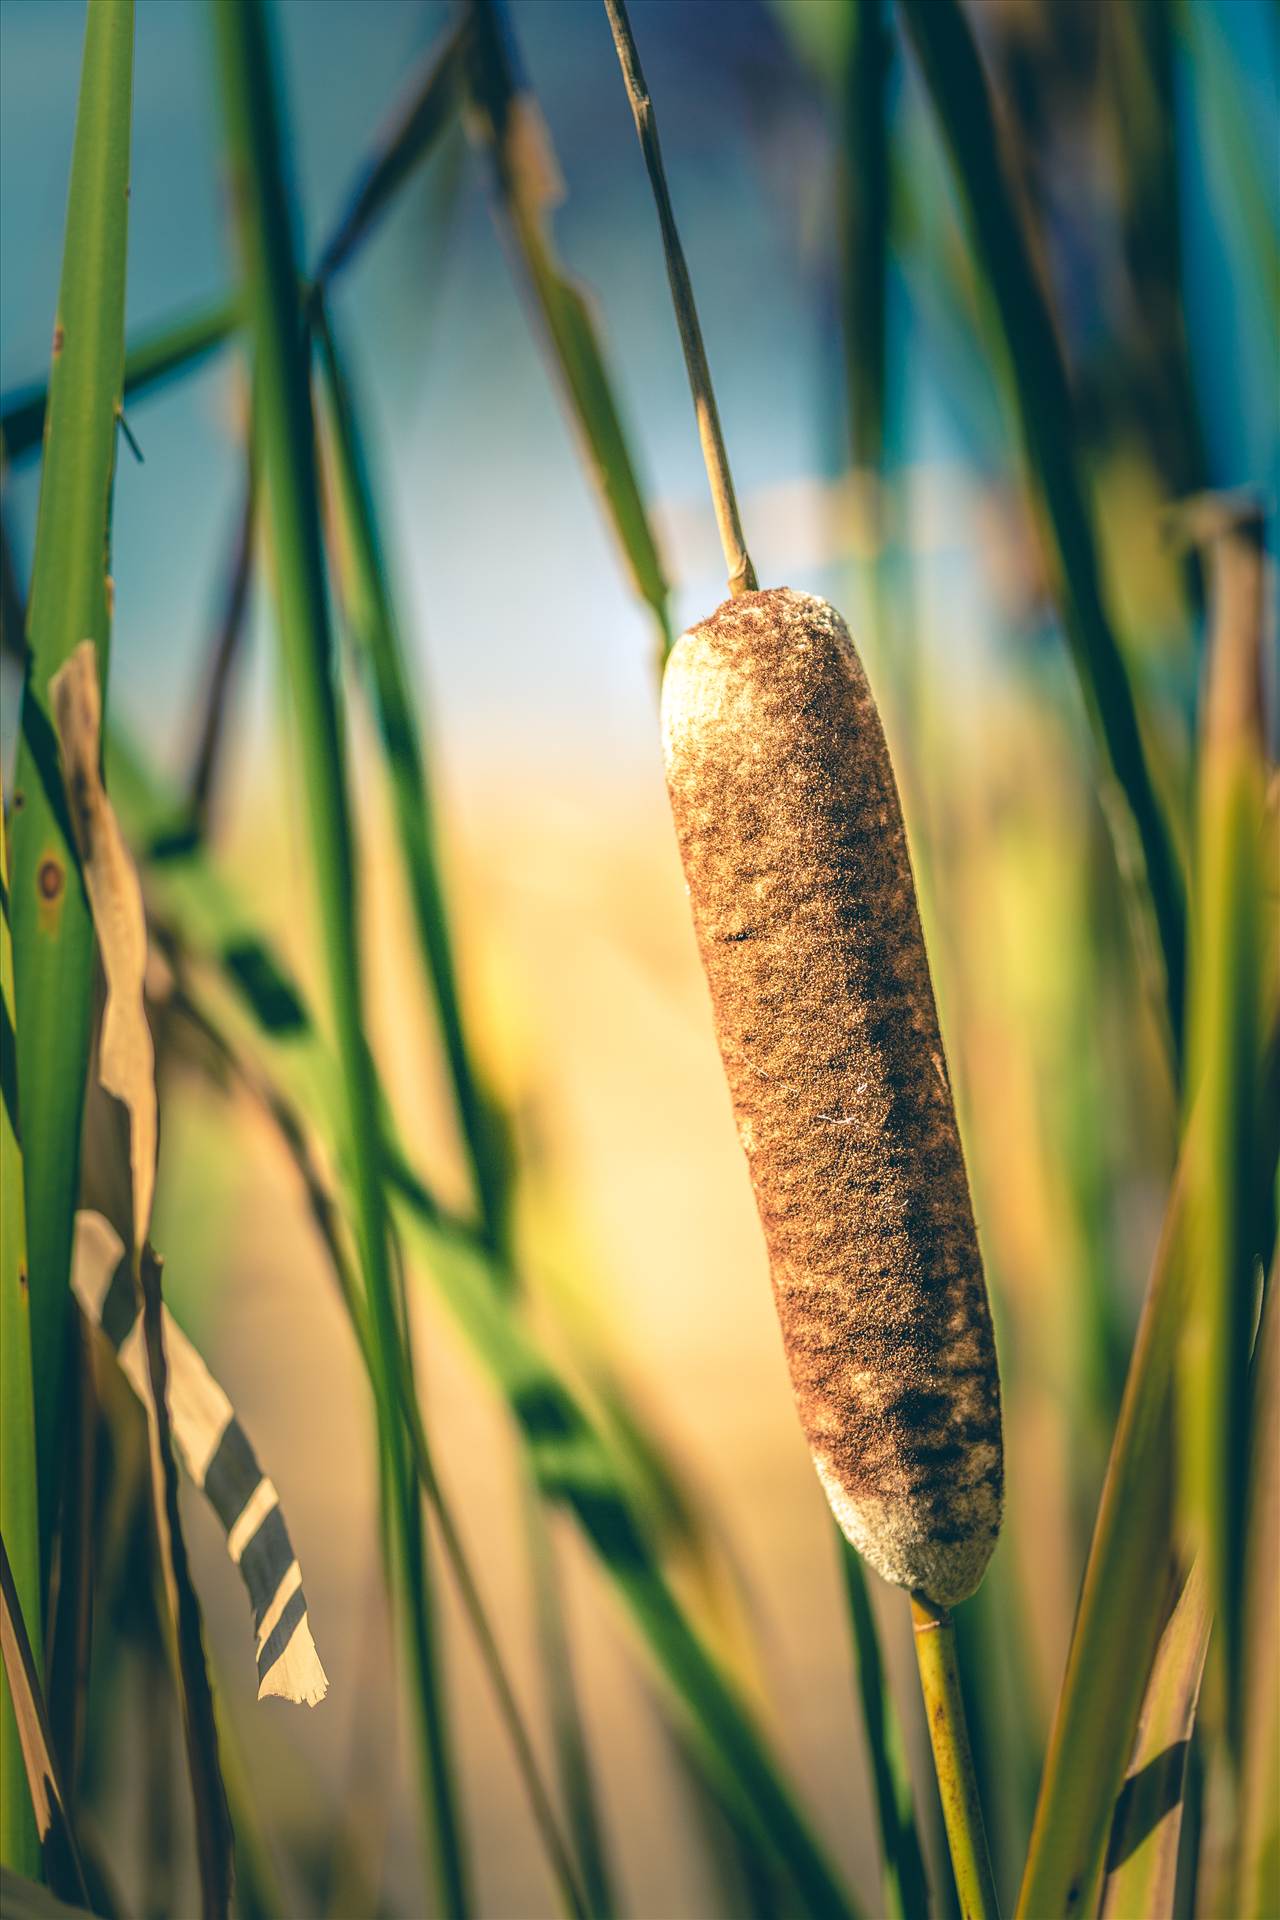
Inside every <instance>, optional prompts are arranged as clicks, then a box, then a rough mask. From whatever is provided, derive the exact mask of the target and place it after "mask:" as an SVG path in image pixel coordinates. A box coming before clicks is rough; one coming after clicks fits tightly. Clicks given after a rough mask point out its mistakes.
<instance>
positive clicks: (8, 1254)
mask: <svg viewBox="0 0 1280 1920" xmlns="http://www.w3.org/2000/svg"><path fill="white" fill-rule="evenodd" d="M0 915H2V917H0V1535H3V1537H4V1540H5V1544H6V1547H7V1549H8V1552H9V1556H10V1561H11V1564H12V1568H13V1580H14V1587H15V1590H16V1593H17V1599H18V1606H19V1608H20V1610H21V1613H22V1617H23V1619H24V1620H25V1621H26V1623H27V1633H28V1637H29V1639H30V1641H31V1648H32V1653H33V1656H34V1659H35V1664H36V1668H37V1671H38V1670H39V1669H40V1668H41V1666H42V1665H43V1654H42V1652H41V1646H42V1641H43V1635H42V1633H41V1627H40V1503H39V1495H38V1492H37V1486H36V1422H35V1404H34V1398H33V1391H32V1384H31V1325H30V1308H29V1301H30V1289H29V1287H28V1285H27V1231H26V1209H25V1203H24V1201H23V1197H22V1147H21V1144H20V1142H21V1132H20V1129H19V1122H18V1073H17V1061H16V1059H15V1055H14V1004H13V943H12V941H11V940H10V937H9V867H8V860H7V856H6V853H5V831H4V825H3V822H0ZM0 1862H2V1863H3V1864H4V1865H5V1866H6V1867H13V1868H14V1869H15V1871H16V1872H18V1873H25V1874H26V1875H27V1877H28V1878H29V1879H38V1878H39V1877H40V1842H39V1838H38V1836H37V1834H36V1825H35V1818H34V1816H33V1814H32V1811H31V1796H30V1794H29V1793H28V1792H27V1780H26V1774H25V1773H24V1771H23V1765H22V1747H21V1744H20V1742H19V1739H18V1724H17V1721H16V1720H15V1719H14V1713H13V1702H12V1701H11V1699H10V1698H9V1682H8V1679H7V1677H6V1675H5V1673H4V1671H3V1669H2V1668H0Z"/></svg>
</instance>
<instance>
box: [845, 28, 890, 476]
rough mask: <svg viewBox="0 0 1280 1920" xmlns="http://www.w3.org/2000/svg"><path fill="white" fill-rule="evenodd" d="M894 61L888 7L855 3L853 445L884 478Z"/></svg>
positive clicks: (850, 326) (849, 363) (848, 297)
mask: <svg viewBox="0 0 1280 1920" xmlns="http://www.w3.org/2000/svg"><path fill="white" fill-rule="evenodd" d="M891 53H892V43H891V41H890V38H889V34H888V32H887V25H886V17H885V0H852V5H851V19H850V29H849V45H848V48H847V50H846V52H845V56H844V61H843V70H842V73H841V76H840V93H839V99H838V102H837V106H838V111H839V115H840V150H839V155H838V160H837V168H838V171H837V185H838V189H839V209H840V279H841V300H840V306H841V312H842V314H843V318H844V328H843V333H844V351H845V387H846V392H847V396H848V402H849V442H850V446H851V447H852V450H853V459H854V464H855V466H857V467H860V468H862V469H863V470H864V471H865V472H866V473H869V474H874V475H876V476H877V477H878V476H879V474H880V470H881V466H882V464H883V460H884V440H885V403H886V385H887V382H886V366H887V360H888V354H887V350H886V324H885V322H886V312H885V307H886V278H887V274H888V266H889V209H890V205H891V194H890V180H889V125H888V101H887V99H886V86H887V82H888V75H889V64H890V59H891Z"/></svg>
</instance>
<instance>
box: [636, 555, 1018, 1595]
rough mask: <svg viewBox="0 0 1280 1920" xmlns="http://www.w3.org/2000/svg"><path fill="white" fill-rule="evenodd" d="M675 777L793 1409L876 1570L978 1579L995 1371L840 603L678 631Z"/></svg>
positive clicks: (671, 743)
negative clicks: (838, 607) (838, 609)
mask: <svg viewBox="0 0 1280 1920" xmlns="http://www.w3.org/2000/svg"><path fill="white" fill-rule="evenodd" d="M663 737H664V746H665V754H666V768H667V782H668V786H669V789H670V795H671V807H672V812H673V814H674V817H675V825H676V833H677V836H678V839H679V843H680V853H681V858H682V860H683V862H684V870H685V876H686V878H687V880H688V884H689V894H690V900H691V903H692V907H693V918H694V926H695V929H696V932H697V937H698V944H699V947H700V949H701V953H702V961H703V965H704V967H705V969H706V973H707V979H708V982H709V984H710V988H711V998H712V1004H713V1009H714V1014H715V1022H716V1030H717V1034H718V1037H719V1041H720V1050H721V1054H722V1056H723V1059H724V1066H725V1072H726V1075H727V1077H728V1081H729V1089H730V1093H731V1095H732V1098H733V1105H734V1111H735V1114H736V1118H737V1123H738V1133H739V1136H740V1138H741V1140H742V1144H743V1147H744V1149H745V1150H746V1154H747V1161H748V1165H749V1166H750V1170H751V1180H752V1185H753V1187H754V1189H755V1196H756V1205H757V1207H758V1209H759V1213H760V1220H761V1224H762V1226H763V1228H764V1234H765V1240H766V1243H767V1246H768V1251H769V1259H770V1266H771V1270H772V1276H773V1287H774V1293H775V1297H776V1300H777V1307H778V1317H779V1320H780V1321H781V1324H782V1337H783V1342H784V1345H785V1347H786V1353H787V1360H788V1363H789V1366H790V1370H791V1380H792V1385H793V1387H794V1390H795V1396H796V1404H797V1408H798V1411H799V1414H800V1420H801V1424H802V1426H803V1428H804V1432H805V1436H806V1438H807V1440H808V1442H809V1447H810V1450H811V1452H812V1454H813V1458H814V1463H815V1465H816V1467H817V1470H818V1474H819V1477H820V1479H821V1481H822V1484H823V1487H824V1488H825V1490H826V1494H827V1498H828V1499H829V1501H830V1503H831V1507H832V1510H833V1512H834V1513H835V1516H836V1518H837V1520H838V1521H839V1524H840V1526H841V1528H842V1530H843V1532H844V1534H845V1535H846V1537H847V1538H848V1540H849V1541H850V1542H851V1544H852V1545H853V1546H854V1547H856V1548H857V1549H858V1551H859V1552H860V1553H862V1554H863V1555H865V1557H866V1558H867V1559H868V1560H869V1561H870V1563H871V1565H872V1566H873V1567H875V1568H876V1570H877V1571H878V1572H879V1573H881V1574H882V1575H883V1576H884V1578H885V1579H886V1580H889V1581H892V1582H893V1583H894V1584H895V1585H898V1586H902V1587H907V1588H909V1589H911V1590H912V1591H913V1592H915V1593H919V1594H922V1595H924V1596H925V1597H926V1598H927V1599H929V1600H931V1601H932V1602H934V1603H935V1605H937V1606H940V1607H946V1606H950V1605H952V1604H953V1603H954V1602H956V1601H958V1600H961V1599H963V1598H964V1597H965V1596H966V1595H967V1594H969V1593H972V1591H973V1589H974V1588H975V1587H976V1586H977V1585H978V1582H979V1581H980V1580H981V1578H982V1574H983V1571H984V1569H985V1567H986V1564H987V1561H988V1559H989V1558H990V1555H991V1551H992V1548H993V1547H994V1545H995V1540H996V1535H997V1532H998V1530H999V1525H1000V1509H1001V1499H1002V1491H1003V1461H1002V1451H1001V1439H1000V1386H999V1376H998V1373H997V1369H996V1356H995V1344H994V1340H993V1336H992V1329H991V1313H990V1308H989V1306H988V1303H987V1294H986V1285H985V1281H984V1279H983V1272H982V1262H981V1259H980V1257H979V1253H978V1244H977V1237H976V1234H975V1231H974V1223H973V1209H972V1205H971V1202H970V1198H969V1188H968V1182H967V1179H966V1176H965V1168H964V1160H963V1157H962V1154H961V1149H960V1138H959V1134H958V1131H957V1128H956V1119H955V1109H954V1107H953V1105H952V1099H951V1089H950V1085H949V1082H948V1078H947V1068H946V1062H945V1059H944V1057H943V1051H942V1040H941V1036H940V1034H939V1031H938V1016H937V1012H936V1009H935V1006H934V999H933V987H932V983H931V981H930V977H929V965H928V961H927V959H926V956H925V949H924V937H923V934H922V932H921V927H920V915H919V911H918V909H917V906H916V897H915V887H914V884H913V881H912V876H911V864H910V860H909V857H908V854H907V844H906V837H905V834H904V831H903V825H902V811H901V807H900V805H899V801H898V794H897V789H896V787H895V785H894V779H893V772H892V769H891V767H890V764H889V756H888V752H887V749H886V747H885V741H884V734H883V732H882V730H881V726H880V719H879V716H878V714H877V712H876V708H875V704H874V702H873V700H872V697H871V691H870V688H869V687H868V685H867V680H866V675H865V674H864V673H863V670H862V666H861V663H860V662H859V660H858V657H857V655H856V653H855V652H854V649H853V644H852V641H851V640H850V638H849V633H848V630H847V628H846V627H845V624H844V621H843V620H842V619H841V618H840V615H839V614H838V613H837V612H836V611H835V610H834V608H832V607H830V606H828V605H827V604H826V602H825V601H822V600H816V599H813V598H811V597H810V596H809V595H807V594H801V593H793V592H792V591H790V589H788V588H777V589H774V590H772V591H770V592H767V593H745V594H742V595H740V596H739V597H737V598H735V599H731V600H727V601H726V602H725V603H724V605H723V606H722V607H720V608H719V609H718V610H717V611H716V612H715V613H714V614H713V615H712V616H711V618H710V619H709V620H706V621H704V622H703V623H702V624H701V625H700V626H696V627H694V628H693V629H691V631H690V632H688V633H686V634H685V635H684V637H683V638H682V639H681V640H680V642H679V643H678V645H677V646H676V648H675V651H674V652H673V654H672V656H671V659H670V661H669V663H668V666H667V670H666V677H665V681H664V686H663Z"/></svg>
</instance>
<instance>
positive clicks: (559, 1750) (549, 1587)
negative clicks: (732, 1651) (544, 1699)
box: [520, 1473, 618, 1920]
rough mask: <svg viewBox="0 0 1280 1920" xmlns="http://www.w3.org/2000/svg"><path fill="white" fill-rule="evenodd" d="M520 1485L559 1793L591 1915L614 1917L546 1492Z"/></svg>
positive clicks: (525, 1479)
mask: <svg viewBox="0 0 1280 1920" xmlns="http://www.w3.org/2000/svg"><path fill="white" fill-rule="evenodd" d="M520 1490H521V1498H522V1502H523V1506H524V1516H525V1528H526V1532H527V1536H528V1541H529V1563H530V1567H531V1569H532V1572H533V1601H534V1619H535V1623H536V1626H537V1633H538V1658H539V1665H540V1667H541V1669H542V1673H543V1678H544V1683H545V1686H546V1689H547V1696H548V1705H549V1707H550V1718H551V1731H552V1738H553V1741H554V1745H555V1753H556V1760H557V1764H558V1768H559V1774H560V1795H561V1798H562V1800H563V1802H564V1806H565V1810H566V1812H567V1814H568V1818H569V1825H570V1828H571V1830H572V1832H573V1836H574V1840H575V1842H576V1845H577V1851H578V1859H579V1861H580V1863H581V1868H582V1882H583V1891H584V1892H585V1894H586V1901H587V1912H588V1913H590V1914H591V1916H592V1920H612V1916H613V1915H614V1914H616V1912H617V1910H618V1903H617V1901H616V1900H615V1898H614V1894H613V1887H612V1883H611V1876H610V1872H609V1858H608V1851H607V1848H606V1845H605V1837H604V1830H603V1828H602V1826H601V1823H600V1809H599V1805H598V1803H597V1795H596V1790H595V1786H594V1783H593V1782H592V1778H591V1755H590V1753H589V1751H588V1748H587V1742H586V1736H585V1734H584V1731H583V1726H582V1714H581V1710H580V1708H579V1705H578V1698H577V1691H576V1688H575V1686H574V1679H573V1656H572V1654H571V1652H570V1646H569V1635H568V1633H567V1631H566V1628H565V1617H564V1603H563V1596H562V1593H561V1590H560V1580H559V1572H558V1569H557V1566H556V1543H555V1538H554V1535H553V1533H552V1530H551V1521H550V1516H549V1515H548V1513H547V1510H546V1508H545V1507H544V1506H543V1504H542V1498H541V1495H540V1494H539V1492H538V1489H537V1487H536V1486H535V1485H534V1484H533V1483H532V1482H531V1480H530V1478H529V1476H528V1474H527V1473H523V1474H522V1475H521V1488H520Z"/></svg>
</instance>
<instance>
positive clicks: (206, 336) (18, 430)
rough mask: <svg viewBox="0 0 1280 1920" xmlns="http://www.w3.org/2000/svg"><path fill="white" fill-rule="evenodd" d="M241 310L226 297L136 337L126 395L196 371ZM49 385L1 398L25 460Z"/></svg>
mask: <svg viewBox="0 0 1280 1920" xmlns="http://www.w3.org/2000/svg"><path fill="white" fill-rule="evenodd" d="M238 319H239V315H238V313H237V311H236V309H235V306H234V305H233V304H232V303H231V302H230V301H227V300H222V301H219V302H218V303H217V305H216V306H211V307H204V308H202V309H201V310H200V312H199V313H194V314H190V315H188V316H187V317H185V318H183V319H181V320H170V321H167V322H166V323H165V325H164V326H163V327H157V328H156V329H155V331H154V332H152V333H148V334H144V335H143V337H142V339H140V340H138V341H135V342H134V343H133V345H131V346H130V348H129V351H128V353H127V354H126V355H125V362H124V397H125V398H126V399H132V398H141V396H142V395H143V394H144V393H147V392H148V391H149V390H150V389H151V388H152V387H158V386H161V385H162V384H163V383H164V382H165V381H166V380H168V379H170V378H171V377H172V376H173V375H175V374H180V373H191V372H193V371H194V370H195V368H196V367H198V366H199V365H200V363H201V361H202V360H205V359H207V358H208V356H209V355H210V354H211V353H214V352H216V351H217V349H218V348H219V347H220V346H221V345H222V344H223V342H224V341H225V340H227V339H229V338H230V336H231V334H232V333H233V332H234V331H235V328H236V324H237V322H238ZM48 400H49V389H48V388H47V387H45V386H34V387H26V388H22V389H19V390H18V391H16V392H13V393H7V394H5V396H4V397H3V399H0V434H2V435H3V437H4V450H5V452H6V454H7V455H8V457H9V459H10V460H20V459H21V458H22V456H23V454H25V453H32V452H34V451H35V449H36V448H37V447H38V446H39V445H40V440H41V436H42V435H43V433H44V422H45V410H46V408H47V406H48Z"/></svg>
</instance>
